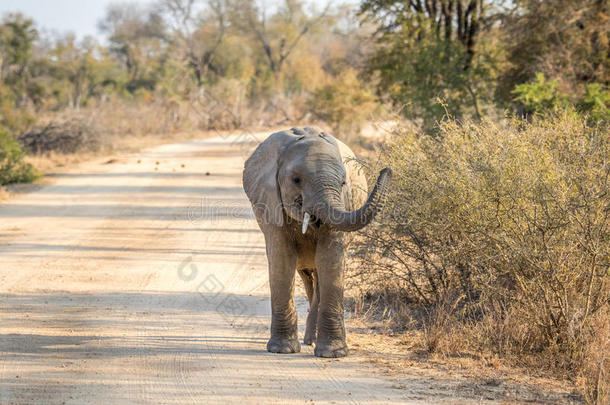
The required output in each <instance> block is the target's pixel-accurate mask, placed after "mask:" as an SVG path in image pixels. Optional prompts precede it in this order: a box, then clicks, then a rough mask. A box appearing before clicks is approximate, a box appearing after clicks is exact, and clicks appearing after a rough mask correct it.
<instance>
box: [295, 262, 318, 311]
mask: <svg viewBox="0 0 610 405" xmlns="http://www.w3.org/2000/svg"><path fill="white" fill-rule="evenodd" d="M298 272H299V276H301V280H303V285H304V286H305V293H306V294H307V300H308V301H309V305H310V306H311V300H313V292H314V279H313V277H314V276H313V275H314V272H315V270H310V269H303V270H298Z"/></svg>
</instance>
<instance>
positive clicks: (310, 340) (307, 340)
mask: <svg viewBox="0 0 610 405" xmlns="http://www.w3.org/2000/svg"><path fill="white" fill-rule="evenodd" d="M315 342H316V337H315V334H314V333H309V331H305V337H304V338H303V344H305V345H307V346H311V345H312V344H314V343H315Z"/></svg>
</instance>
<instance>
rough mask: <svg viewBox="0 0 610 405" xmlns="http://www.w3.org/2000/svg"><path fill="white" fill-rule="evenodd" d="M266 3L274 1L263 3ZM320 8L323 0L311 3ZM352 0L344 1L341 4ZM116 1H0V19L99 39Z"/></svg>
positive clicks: (145, 1)
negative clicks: (18, 18) (18, 17)
mask: <svg viewBox="0 0 610 405" xmlns="http://www.w3.org/2000/svg"><path fill="white" fill-rule="evenodd" d="M153 1H154V0H138V1H136V2H137V3H151V2H153ZM266 1H267V4H270V5H271V4H273V3H276V2H277V0H266ZM313 2H314V3H317V4H319V5H320V6H323V5H325V4H326V2H325V1H324V0H314V1H313ZM348 2H349V3H351V2H354V1H345V3H348ZM113 3H121V1H120V0H0V16H3V15H4V14H6V13H14V12H21V13H22V14H24V15H26V16H28V17H30V18H33V19H34V21H35V22H36V25H37V27H38V28H39V29H41V30H43V31H44V30H48V31H51V32H53V31H55V32H58V33H60V34H63V33H66V32H73V33H75V34H76V36H77V37H78V38H79V39H82V38H83V37H85V36H86V35H93V36H96V37H100V32H99V30H98V21H99V20H100V19H101V18H102V17H103V16H104V14H105V12H106V8H107V7H108V5H109V4H113Z"/></svg>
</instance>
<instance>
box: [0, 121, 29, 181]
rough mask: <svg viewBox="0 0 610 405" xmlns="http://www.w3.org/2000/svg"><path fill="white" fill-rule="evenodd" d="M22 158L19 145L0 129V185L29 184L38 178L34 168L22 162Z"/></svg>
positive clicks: (21, 150)
mask: <svg viewBox="0 0 610 405" xmlns="http://www.w3.org/2000/svg"><path fill="white" fill-rule="evenodd" d="M24 156H25V152H24V151H23V149H21V147H20V145H19V143H18V142H17V141H16V140H15V139H13V137H11V136H10V135H9V134H8V133H7V132H6V131H4V130H1V129H0V185H4V184H11V183H30V182H32V181H34V180H36V179H37V178H38V173H37V172H36V170H35V169H34V167H33V166H32V165H31V164H29V163H26V162H24V161H23V157H24Z"/></svg>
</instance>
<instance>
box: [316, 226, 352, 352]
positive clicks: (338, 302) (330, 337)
mask: <svg viewBox="0 0 610 405" xmlns="http://www.w3.org/2000/svg"><path fill="white" fill-rule="evenodd" d="M344 260H345V245H344V240H343V236H342V235H341V234H330V235H328V236H326V237H323V238H320V240H319V242H318V247H317V249H316V267H317V269H318V272H317V276H318V285H319V304H318V314H317V315H318V319H317V324H318V325H317V326H318V328H317V329H318V331H317V332H318V333H317V339H316V347H315V349H314V354H315V355H316V356H318V357H345V356H347V353H348V348H347V344H346V342H345V325H344V323H343V316H344V312H345V311H344V308H343V262H344Z"/></svg>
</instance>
